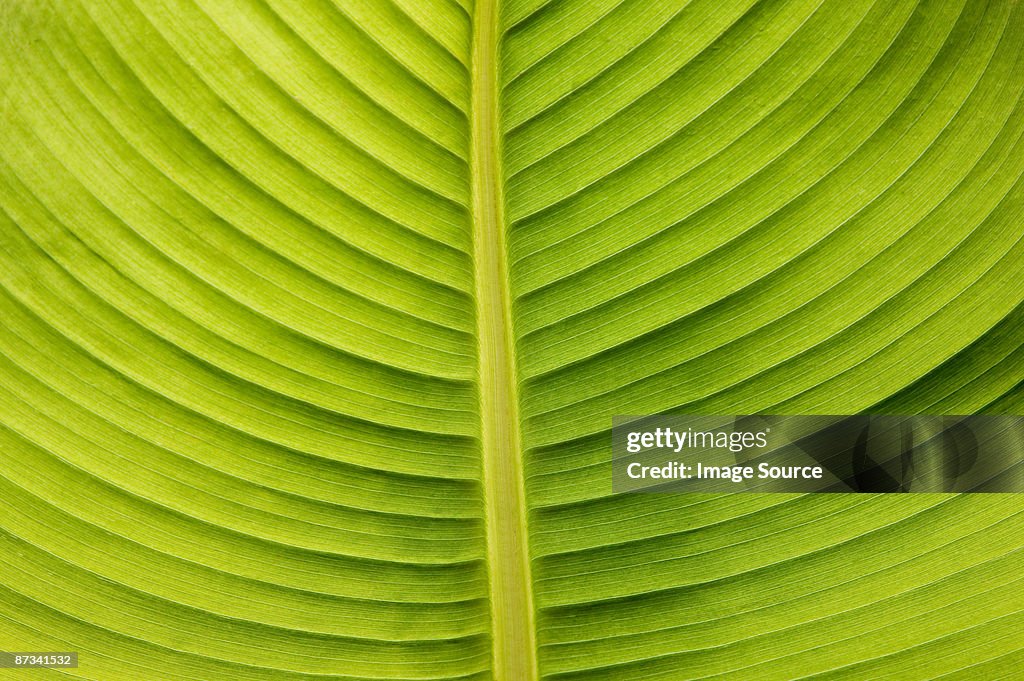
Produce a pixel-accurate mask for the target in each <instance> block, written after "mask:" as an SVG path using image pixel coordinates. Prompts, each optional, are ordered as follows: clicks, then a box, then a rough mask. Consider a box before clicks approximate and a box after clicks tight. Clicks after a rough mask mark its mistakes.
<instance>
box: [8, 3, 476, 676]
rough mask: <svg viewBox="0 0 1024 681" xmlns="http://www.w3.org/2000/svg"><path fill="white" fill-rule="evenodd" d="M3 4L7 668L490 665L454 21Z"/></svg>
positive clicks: (271, 670) (360, 12)
mask: <svg viewBox="0 0 1024 681" xmlns="http://www.w3.org/2000/svg"><path fill="white" fill-rule="evenodd" d="M0 16H2V21H0V25H2V27H3V32H4V36H3V41H2V45H3V52H2V63H0V74H3V75H2V76H0V79H2V93H3V99H2V110H0V116H2V122H0V130H2V131H3V132H2V136H3V143H2V144H0V155H2V161H0V197H2V212H0V253H2V259H3V264H2V266H0V319H2V320H3V323H2V324H0V377H2V378H0V385H2V386H3V387H2V388H0V453H2V460H3V462H4V466H3V471H2V472H0V506H2V511H0V543H2V545H3V550H2V551H0V555H2V557H0V648H3V649H5V650H13V649H19V650H28V649H32V650H65V649H73V650H78V651H79V652H80V654H81V661H82V664H81V666H80V667H79V669H76V670H64V671H57V670H53V671H50V672H47V671H42V672H41V674H40V676H42V677H44V678H67V677H71V678H87V679H102V680H103V681H107V680H120V679H124V680H126V681H127V680H137V679H196V680H200V679H201V680H203V681H212V680H214V679H224V680H231V681H237V680H239V679H305V678H310V679H312V678H336V679H446V678H457V679H470V678H486V677H488V676H489V673H490V672H489V670H490V667H491V662H490V659H491V646H490V628H491V623H490V607H489V597H488V586H487V577H486V575H487V568H486V564H485V543H484V522H483V521H484V518H483V506H482V503H481V487H480V469H481V466H480V454H479V440H478V433H479V425H478V424H479V415H478V407H477V399H478V398H477V390H476V386H475V375H476V349H475V340H474V336H475V331H476V325H475V321H474V293H473V291H474V277H473V264H472V253H471V247H472V243H471V240H470V237H469V224H470V223H469V209H470V194H469V181H468V178H469V171H468V160H469V144H468V141H469V136H468V131H469V128H468V113H467V111H468V105H469V101H468V82H469V81H468V70H467V69H468V66H467V65H468V50H469V44H470V17H469V15H468V14H467V13H466V11H465V10H464V9H462V8H459V7H457V6H454V5H452V6H449V7H448V9H447V10H445V11H440V10H439V11H438V12H432V13H429V14H428V15H424V14H423V13H422V8H419V11H417V8H402V7H400V6H397V5H394V6H392V5H389V4H383V3H348V4H343V5H332V4H331V3H329V2H323V1H321V0H301V1H300V2H294V1H289V2H276V1H273V2H267V3H263V2H245V3H223V2H190V1H184V0H183V1H181V2H177V1H175V0H170V1H169V2H166V3H164V2H157V3H152V2H147V3H139V4H138V5H136V4H134V3H131V2H127V1H121V0H111V1H110V2H107V1H105V0H104V1H101V2H74V1H70V0H69V1H67V2H64V1H60V2H53V3H21V2H17V3H5V4H4V5H3V8H2V9H0ZM382 22H383V25H382ZM385 26H386V30H384V28H385ZM7 673H14V674H19V673H21V672H20V671H15V672H7V671H4V672H0V674H7Z"/></svg>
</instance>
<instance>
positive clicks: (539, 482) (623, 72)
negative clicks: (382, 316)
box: [502, 0, 1024, 680]
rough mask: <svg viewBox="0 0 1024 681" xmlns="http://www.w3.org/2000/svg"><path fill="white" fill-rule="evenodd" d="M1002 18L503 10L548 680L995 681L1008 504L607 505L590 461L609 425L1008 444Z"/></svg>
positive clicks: (1020, 620)
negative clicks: (877, 425) (842, 416)
mask: <svg viewBox="0 0 1024 681" xmlns="http://www.w3.org/2000/svg"><path fill="white" fill-rule="evenodd" d="M1022 9H1024V8H1022V7H1021V6H1020V4H1019V3H1013V2H990V3H986V2H972V1H971V0H966V1H964V2H930V1H928V0H923V1H921V2H871V1H865V2H848V1H844V2H830V1H829V0H824V1H822V0H813V1H812V2H801V1H799V0H798V1H797V2H772V1H770V0H766V1H762V2H756V3H754V2H741V1H737V2H724V3H723V2H702V1H701V0H693V1H692V2H679V3H643V2H633V1H632V0H622V1H621V2H584V1H582V0H577V1H571V0H566V1H564V2H558V1H554V2H548V3H528V2H525V1H515V2H510V3H509V4H508V6H507V8H506V14H505V21H506V24H505V33H504V43H503V46H504V53H503V74H502V75H503V82H504V89H503V96H504V98H505V112H506V116H505V118H504V121H505V148H506V150H507V156H506V169H507V173H508V185H507V188H506V195H507V200H508V205H507V213H508V216H509V225H510V226H509V240H510V258H511V274H512V286H513V291H514V296H515V302H514V306H515V307H514V309H515V311H516V335H517V349H518V357H519V366H520V369H521V380H522V383H521V386H520V392H521V395H522V406H521V408H522V412H523V419H524V420H523V428H524V446H525V447H526V472H527V476H528V478H527V490H528V498H529V499H530V507H531V516H530V527H531V535H530V539H531V550H532V552H533V556H534V565H533V574H534V577H535V594H536V603H537V607H538V627H539V633H538V637H539V645H540V649H539V654H540V665H541V671H542V672H543V674H544V676H545V677H546V678H552V679H566V680H568V679H574V680H575V679H580V680H582V679H697V678H701V679H703V678H716V679H717V678H723V679H724V678H730V679H793V678H805V677H813V678H823V679H824V678H850V679H868V678H870V679H880V678H900V679H910V678H921V679H925V678H929V679H930V678H938V677H941V678H957V677H962V678H984V679H987V678H1016V676H1017V675H1019V673H1020V672H1019V669H1020V667H1019V664H1020V660H1021V659H1022V655H1024V652H1022V650H1021V646H1020V636H1019V632H1020V631H1021V626H1022V625H1024V599H1022V598H1021V596H1020V584H1019V582H1018V580H1019V572H1020V567H1021V560H1022V558H1021V556H1022V555H1024V554H1022V552H1021V548H1022V547H1024V524H1022V515H1021V511H1024V502H1022V501H1020V500H1019V499H1017V498H1015V497H1010V496H1006V497H971V498H967V497H957V496H914V497H913V498H898V497H877V498H875V497H872V498H865V497H850V498H846V497H839V496H835V497H828V496H818V497H816V496H813V495H812V496H782V497H780V496H736V497H715V496H669V495H647V496H643V495H641V498H631V497H625V496H612V495H611V494H610V483H609V481H608V479H609V470H608V464H607V461H608V452H607V447H608V444H607V443H608V438H609V434H608V429H609V426H610V420H611V417H612V415H614V414H646V413H661V412H691V413H723V414H735V413H752V412H767V413H826V414H830V413H856V412H859V411H862V410H878V411H886V412H893V413H914V412H937V413H953V414H960V413H973V412H976V411H996V412H1014V411H1016V412H1018V413H1019V412H1020V410H1021V408H1022V405H1024V402H1022V399H1024V397H1022V396H1024V365H1022V363H1021V359H1020V357H1021V352H1022V351H1024V326H1022V325H1021V319H1022V317H1021V315H1022V313H1024V287H1022V285H1021V281H1022V276H1024V221H1022V219H1021V216H1022V215H1024V203H1022V202H1024V138H1022V136H1024V99H1022V92H1024V52H1022V51H1024V11H1022ZM1015 632H1016V633H1015Z"/></svg>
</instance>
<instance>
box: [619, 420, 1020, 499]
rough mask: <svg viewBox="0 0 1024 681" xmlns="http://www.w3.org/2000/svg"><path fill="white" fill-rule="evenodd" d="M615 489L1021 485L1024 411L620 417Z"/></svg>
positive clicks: (1013, 488)
mask: <svg viewBox="0 0 1024 681" xmlns="http://www.w3.org/2000/svg"><path fill="white" fill-rule="evenodd" d="M612 489H613V491H614V492H658V493H665V492H668V493H679V492H869V493H891V492H1021V491H1024V417H1022V416H862V415H859V416H683V415H671V416H616V417H615V418H614V419H613V427H612Z"/></svg>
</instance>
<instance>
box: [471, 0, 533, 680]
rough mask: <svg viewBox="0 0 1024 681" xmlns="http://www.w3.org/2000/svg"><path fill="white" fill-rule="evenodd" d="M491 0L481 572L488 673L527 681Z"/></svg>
mask: <svg viewBox="0 0 1024 681" xmlns="http://www.w3.org/2000/svg"><path fill="white" fill-rule="evenodd" d="M497 3H498V0H478V1H477V4H476V8H475V13H474V19H473V68H472V71H473V72H472V78H473V98H472V149H471V168H472V182H473V243H474V249H473V250H474V259H475V263H476V271H475V276H476V297H477V331H478V333H477V338H478V343H479V349H478V352H479V362H480V365H479V382H480V420H481V440H482V445H483V480H484V493H485V510H486V514H487V523H486V524H487V558H488V578H489V583H490V594H491V633H492V637H493V671H494V677H495V678H496V679H498V681H533V680H535V679H536V678H537V655H536V634H535V628H534V612H533V586H532V581H531V577H530V561H529V553H528V549H527V532H526V500H525V495H524V488H523V470H522V455H521V450H522V447H521V442H520V433H519V397H518V394H517V389H516V368H515V347H514V343H513V339H512V314H511V296H510V293H509V285H508V272H507V269H506V268H507V265H506V249H505V222H504V203H503V202H504V199H503V197H502V174H501V132H500V129H499V124H498V8H497Z"/></svg>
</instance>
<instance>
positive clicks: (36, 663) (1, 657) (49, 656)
mask: <svg viewBox="0 0 1024 681" xmlns="http://www.w3.org/2000/svg"><path fill="white" fill-rule="evenodd" d="M40 667H46V668H50V669H58V668H77V667H78V653H65V652H58V653H51V652H47V653H38V652H31V653H8V652H3V651H0V669H22V668H26V669H28V668H40Z"/></svg>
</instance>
